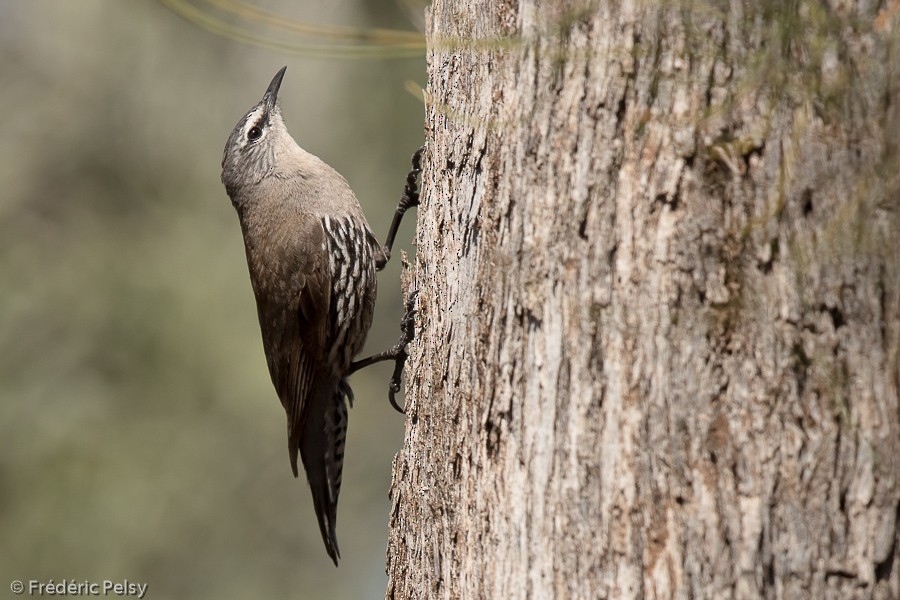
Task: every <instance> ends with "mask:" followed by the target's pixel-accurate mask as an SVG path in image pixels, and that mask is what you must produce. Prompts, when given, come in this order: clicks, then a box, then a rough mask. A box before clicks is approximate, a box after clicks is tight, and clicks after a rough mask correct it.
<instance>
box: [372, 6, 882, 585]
mask: <svg viewBox="0 0 900 600" xmlns="http://www.w3.org/2000/svg"><path fill="white" fill-rule="evenodd" d="M874 4H877V3H873V2H866V1H862V0H857V1H853V0H846V1H843V2H838V1H837V0H835V1H832V2H829V3H823V2H817V1H811V0H810V1H805V0H796V1H793V2H782V1H781V0H763V1H760V2H743V1H740V0H731V1H730V2H718V3H701V2H697V3H691V2H681V3H678V2H655V3H646V2H643V3H642V2H600V3H584V2H582V3H578V2H573V1H569V2H566V1H563V0H556V1H549V0H548V1H542V2H538V1H536V0H523V1H520V2H513V1H511V0H507V1H504V2H499V1H493V2H491V1H488V0H465V1H462V0H435V2H434V4H433V6H432V7H431V9H430V12H429V18H428V39H429V44H430V51H429V66H428V94H427V99H428V103H427V108H428V112H427V155H426V160H425V176H424V182H423V190H424V194H423V204H422V206H421V208H420V211H419V215H418V219H419V222H418V233H417V256H416V261H415V267H414V272H413V274H412V278H413V281H412V284H411V286H412V287H414V288H415V289H417V290H418V299H417V307H418V314H417V339H416V341H415V342H414V344H413V345H412V346H411V358H410V361H409V364H408V365H407V370H406V375H407V377H408V390H407V420H406V431H407V435H406V439H405V443H404V445H403V448H402V449H401V451H400V452H399V453H398V455H397V457H396V460H395V463H394V472H393V485H392V489H391V499H392V513H391V519H390V540H389V543H388V556H387V558H388V576H389V583H388V589H387V597H389V598H431V597H435V598H464V599H472V598H498V599H499V598H503V599H507V598H587V599H593V598H615V599H619V598H624V599H628V598H645V597H646V598H785V599H795V598H841V599H843V598H884V599H888V598H900V552H898V544H900V542H898V529H897V523H898V511H900V485H898V484H900V458H898V456H900V406H898V387H900V358H898V357H900V241H898V237H900V213H898V204H900V203H898V188H900V186H898V181H900V180H898V176H897V173H898V167H900V156H898V152H897V146H896V140H897V139H898V137H900V127H898V122H900V121H898V118H897V117H898V108H897V107H898V103H897V102H896V98H897V89H896V83H895V80H894V78H893V74H894V73H896V72H897V67H898V64H897V63H898V61H897V59H896V57H895V54H896V49H894V48H893V47H892V41H893V39H894V38H893V33H892V31H891V26H892V25H893V24H894V23H893V21H892V19H893V17H894V14H895V13H896V12H897V9H896V8H895V4H896V3H891V6H890V7H889V8H885V9H882V12H880V13H879V12H878V11H879V9H878V8H877V7H875V6H873V5H874ZM892 11H893V12H892Z"/></svg>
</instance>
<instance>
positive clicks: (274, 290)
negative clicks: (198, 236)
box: [257, 213, 331, 477]
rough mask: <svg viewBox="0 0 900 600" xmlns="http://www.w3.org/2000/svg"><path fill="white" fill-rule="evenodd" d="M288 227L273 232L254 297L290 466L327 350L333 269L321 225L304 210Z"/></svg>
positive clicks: (295, 456) (295, 473) (295, 471)
mask: <svg viewBox="0 0 900 600" xmlns="http://www.w3.org/2000/svg"><path fill="white" fill-rule="evenodd" d="M289 225H290V227H288V226H287V223H286V224H285V227H284V228H283V229H281V228H280V230H279V231H277V232H273V239H272V240H271V241H272V243H271V244H270V250H269V252H268V253H267V256H266V258H265V262H266V263H267V264H264V265H260V267H261V269H259V272H261V273H264V275H262V278H266V279H268V280H269V281H264V282H262V283H263V285H262V286H259V287H260V290H259V291H260V292H261V293H259V294H258V295H257V304H258V308H259V320H260V327H261V329H262V333H263V346H264V347H265V352H266V360H267V362H268V365H269V373H270V374H271V376H272V383H273V384H274V385H275V389H276V390H277V391H278V397H279V398H280V399H281V404H282V406H284V410H285V412H286V413H287V419H288V449H289V452H290V459H291V469H292V470H293V472H294V476H295V477H296V476H297V475H298V470H297V452H298V449H299V446H300V435H301V432H302V431H303V423H304V421H305V420H306V418H307V411H308V407H309V398H310V394H311V393H312V388H313V385H314V381H313V380H314V378H315V375H316V370H317V368H318V367H319V364H318V363H319V361H320V360H321V357H322V356H323V353H324V352H325V350H324V347H325V343H326V334H327V324H328V311H329V303H330V289H331V273H330V268H329V263H328V259H327V254H326V245H325V233H324V230H323V229H322V223H321V221H320V220H319V219H317V218H315V217H314V216H312V215H309V214H306V213H302V214H299V218H296V219H290V221H289Z"/></svg>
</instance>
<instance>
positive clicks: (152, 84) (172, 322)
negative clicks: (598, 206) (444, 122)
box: [0, 0, 424, 598]
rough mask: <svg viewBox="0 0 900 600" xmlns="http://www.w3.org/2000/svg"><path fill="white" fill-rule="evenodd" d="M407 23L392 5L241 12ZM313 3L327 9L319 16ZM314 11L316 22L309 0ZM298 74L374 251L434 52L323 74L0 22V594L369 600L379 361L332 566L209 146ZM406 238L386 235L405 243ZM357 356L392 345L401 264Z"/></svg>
mask: <svg viewBox="0 0 900 600" xmlns="http://www.w3.org/2000/svg"><path fill="white" fill-rule="evenodd" d="M256 4H257V5H259V6H265V7H266V8H267V9H270V10H272V11H275V12H280V13H281V14H284V15H286V16H287V17H290V18H295V19H307V20H309V21H312V22H321V23H331V24H350V25H354V26H358V27H363V28H365V27H371V26H379V27H395V28H405V29H414V27H413V25H412V24H410V23H409V20H408V18H407V17H406V13H405V12H404V11H403V10H402V9H400V8H398V7H397V6H396V4H395V3H394V2H393V1H391V0H384V1H383V2H375V1H372V0H370V1H364V0H358V1H357V2H354V1H353V0H342V1H340V2H334V3H327V4H326V3H313V2H305V3H302V4H303V5H300V6H298V5H297V4H298V3H292V2H287V1H284V2H274V1H267V2H262V1H259V2H256ZM320 4H326V6H325V7H321V6H319V5H320ZM304 5H307V6H304ZM285 64H287V65H288V72H287V76H286V78H285V81H284V85H283V87H282V92H281V99H282V107H283V111H284V115H285V120H286V122H287V123H288V126H289V128H290V129H291V131H292V133H293V135H294V137H295V138H296V139H297V140H298V142H299V143H300V144H301V145H302V146H304V147H305V148H306V149H307V150H309V151H311V152H313V153H314V154H317V155H319V156H320V157H322V158H323V159H324V160H326V161H327V162H329V163H330V164H332V165H333V166H334V167H335V168H337V169H338V170H339V171H340V172H341V173H343V174H344V175H345V176H346V177H347V178H348V180H349V181H350V184H351V186H352V187H353V188H354V189H355V190H356V191H357V194H358V196H359V197H360V200H361V202H362V204H363V207H364V209H365V211H366V213H367V215H368V216H369V220H370V222H371V224H372V225H373V227H374V228H375V230H376V232H378V234H379V236H383V235H384V232H386V230H387V225H388V223H389V220H390V217H391V212H392V209H393V206H394V205H395V203H396V200H397V199H398V198H399V195H400V192H401V189H402V184H403V179H404V176H405V173H406V170H407V168H408V160H409V155H410V154H411V152H412V151H413V150H414V149H415V148H416V147H417V146H418V145H419V144H420V143H421V136H422V129H421V127H422V108H421V103H420V102H419V101H418V100H416V99H415V98H414V97H413V96H412V95H410V94H409V93H407V92H406V91H405V90H404V84H405V82H407V81H408V80H413V81H416V82H417V83H418V84H419V85H422V84H423V81H422V78H423V74H424V58H423V57H421V56H420V57H419V58H414V59H406V60H373V59H358V60H351V61H347V60H343V61H341V60H335V59H333V58H329V57H327V56H326V57H324V58H322V57H315V58H313V57H310V56H308V55H304V54H302V53H301V54H288V53H286V52H284V51H283V50H272V49H265V48H260V47H256V46H253V45H247V44H244V43H240V42H239V41H237V40H235V39H233V38H229V37H225V36H219V35H215V34H214V33H211V32H209V31H206V30H203V29H201V28H199V27H197V26H196V25H195V24H192V23H190V22H188V21H186V20H184V19H183V18H181V17H179V16H178V15H176V14H175V13H174V12H172V11H171V10H168V9H167V8H166V7H165V6H163V5H162V4H160V3H157V2H118V1H116V0H79V1H78V2H71V1H66V0H40V1H31V0H10V1H7V2H3V3H2V4H0V74H2V75H0V77H2V82H3V84H2V86H0V114H2V115H3V116H2V121H3V135H2V136H0V189H2V190H3V193H2V194H0V357H2V360H0V395H2V401H0V440H2V448H3V451H2V452H0V490H2V491H0V532H2V535H0V548H2V555H3V557H4V559H3V560H2V561H0V583H2V584H3V585H6V584H7V582H9V581H11V580H13V579H22V580H26V581H27V580H28V579H41V580H47V579H51V578H52V579H54V580H55V581H59V580H62V579H63V578H68V579H75V580H79V581H82V580H102V579H113V580H120V579H123V578H128V579H129V580H131V581H137V582H147V583H149V586H150V588H149V593H148V597H149V598H249V597H257V598H274V597H291V598H324V597H334V598H361V597H376V596H380V595H381V594H383V590H384V586H385V575H384V548H385V543H386V537H387V520H388V500H387V493H388V486H389V474H390V461H391V458H392V456H393V454H394V452H395V451H396V450H397V448H399V446H400V444H401V443H402V435H403V433H402V432H403V428H402V426H403V424H402V419H401V418H400V416H399V415H397V414H395V413H394V412H393V411H392V410H391V409H390V407H389V406H388V404H387V398H386V392H387V379H388V376H389V373H390V367H389V366H383V367H376V368H373V369H371V370H368V371H365V372H363V373H361V374H359V375H357V376H355V377H354V388H355V390H356V392H357V402H356V406H355V407H354V409H353V411H352V413H351V423H350V431H349V442H348V452H347V464H346V467H345V473H344V486H343V492H342V498H341V506H340V511H339V517H338V534H339V540H340V543H341V550H342V553H343V556H344V560H343V562H342V564H341V567H340V569H334V568H333V567H331V565H330V562H329V559H328V557H327V556H326V554H325V551H324V549H323V547H322V542H321V539H320V536H319V532H318V530H317V527H316V523H315V517H314V513H313V509H312V504H311V500H310V497H309V492H308V490H307V486H306V483H305V481H303V480H302V479H301V480H294V479H293V477H292V476H291V473H290V467H289V464H288V457H287V444H286V437H285V417H284V414H283V411H282V408H281V406H280V404H279V403H278V400H277V398H276V396H275V393H274V391H273V389H272V386H271V383H270V381H269V377H268V374H267V372H266V368H265V361H264V358H263V353H262V345H261V342H260V335H259V330H258V325H257V322H256V313H255V306H254V303H253V297H252V292H251V290H250V285H249V279H248V275H247V267H246V263H245V260H244V255H243V246H242V241H241V236H240V230H239V227H238V222H237V218H236V216H235V214H234V211H233V209H232V207H231V205H230V202H229V200H228V198H227V196H226V194H225V191H224V189H223V188H222V185H221V184H220V182H219V172H220V161H221V155H222V148H223V146H224V143H225V139H226V137H227V135H228V133H229V132H230V131H231V128H232V127H233V126H234V124H235V123H236V122H237V120H238V119H239V118H240V117H241V115H242V114H243V113H244V111H245V110H246V109H248V108H249V107H250V106H251V105H252V104H254V103H255V102H256V101H257V100H258V99H259V98H260V97H261V95H262V93H263V91H264V90H265V87H266V85H267V84H268V82H269V80H270V78H271V77H272V75H273V74H274V73H275V71H277V70H278V68H280V67H281V66H282V65H285ZM412 220H413V219H408V221H409V222H408V223H407V226H406V228H405V230H404V231H402V232H401V234H400V236H399V239H400V240H401V241H406V240H409V239H411V231H412ZM379 287H380V290H379V292H380V294H379V302H378V308H377V314H376V324H375V326H374V328H373V331H372V333H371V335H370V338H369V345H368V349H369V350H373V351H374V350H378V349H381V348H383V347H386V346H387V345H389V344H391V343H393V341H394V340H395V339H396V337H397V335H398V333H399V329H398V326H399V318H400V300H399V261H395V263H394V265H393V268H392V269H390V270H388V271H387V272H386V273H383V274H381V276H380V280H379Z"/></svg>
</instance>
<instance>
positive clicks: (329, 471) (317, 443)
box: [299, 376, 353, 566]
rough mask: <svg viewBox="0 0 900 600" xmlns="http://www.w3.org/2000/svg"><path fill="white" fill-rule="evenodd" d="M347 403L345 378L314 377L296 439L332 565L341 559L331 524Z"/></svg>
mask: <svg viewBox="0 0 900 600" xmlns="http://www.w3.org/2000/svg"><path fill="white" fill-rule="evenodd" d="M348 400H349V401H350V402H351V403H352V401H353V392H352V391H351V390H350V386H349V385H348V384H347V381H346V379H341V380H338V381H335V379H334V378H333V377H330V376H329V377H322V378H317V380H316V381H315V382H314V385H313V389H312V394H311V395H310V398H309V403H310V404H309V407H308V413H307V415H306V420H305V422H304V424H303V432H302V435H301V436H300V439H299V446H300V457H301V459H302V460H303V467H304V468H305V469H306V477H307V480H308V481H309V488H310V491H311V492H312V497H313V507H314V508H315V510H316V517H317V518H318V520H319V529H320V531H321V532H322V541H324V542H325V550H326V551H327V552H328V556H330V557H331V560H332V561H334V564H335V566H337V564H338V559H339V558H340V556H341V553H340V550H339V549H338V543H337V534H336V531H335V524H336V521H337V502H338V495H339V494H340V491H341V473H342V471H343V467H344V443H345V440H346V436H347V401H348Z"/></svg>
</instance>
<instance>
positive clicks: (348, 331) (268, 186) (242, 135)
mask: <svg viewBox="0 0 900 600" xmlns="http://www.w3.org/2000/svg"><path fill="white" fill-rule="evenodd" d="M286 69H287V67H284V68H283V69H281V70H280V71H278V73H277V74H276V75H275V78H274V79H272V83H270V84H269V88H268V89H267V90H266V93H265V95H264V96H263V98H262V100H261V101H260V102H259V103H258V104H256V106H254V107H253V108H251V109H250V111H249V112H248V113H247V114H246V115H245V116H244V118H242V119H241V120H240V121H239V122H238V124H237V126H235V128H234V131H232V132H231V135H230V136H229V138H228V143H227V144H226V145H225V155H224V157H223V159H222V182H223V183H224V184H225V189H226V190H227V192H228V195H229V196H230V197H231V201H232V203H233V204H234V207H235V209H236V210H237V214H238V218H239V219H240V222H241V230H242V231H243V234H244V246H245V249H246V253H247V264H248V266H249V268H250V281H251V283H252V285H253V293H254V294H255V296H256V306H257V312H258V315H259V325H260V329H261V330H262V339H263V347H264V349H265V354H266V361H267V362H268V366H269V374H270V375H271V377H272V383H273V384H274V386H275V389H276V391H277V392H278V397H279V398H280V399H281V404H282V406H284V410H285V411H286V412H287V430H288V452H289V456H290V461H291V468H292V469H293V472H294V476H295V477H296V476H297V474H298V471H297V453H298V452H299V454H300V458H301V460H302V461H303V467H304V469H305V470H306V477H307V480H308V481H309V487H310V490H311V491H312V498H313V505H314V507H315V510H316V516H317V517H318V520H319V528H320V530H321V532H322V539H323V540H324V542H325V548H326V550H327V552H328V555H329V556H330V557H331V559H332V560H333V561H334V564H335V565H337V563H338V558H339V557H340V552H339V551H338V544H337V537H336V535H335V521H336V513H337V502H338V494H339V492H340V488H341V469H342V467H343V462H344V440H345V437H346V433H347V404H348V402H350V403H352V400H353V393H352V391H351V389H350V386H349V384H348V382H347V376H348V375H349V374H350V373H351V363H352V360H353V357H354V356H355V355H356V354H357V352H359V351H360V350H361V349H362V347H363V344H364V342H365V339H366V335H367V333H368V331H369V326H370V325H371V323H372V313H373V310H374V305H375V270H376V265H378V267H379V268H380V267H381V266H382V265H383V264H384V263H385V262H386V261H387V256H386V251H385V250H384V249H382V248H381V247H380V246H379V244H378V241H377V240H376V238H375V236H374V235H373V234H372V231H371V230H370V228H369V224H368V223H367V222H366V218H365V216H364V215H363V212H362V209H361V208H360V206H359V202H358V201H357V199H356V196H355V195H354V194H353V192H352V191H351V189H350V186H349V185H348V184H347V181H346V180H345V179H344V178H343V177H342V176H341V175H340V174H338V172H337V171H335V170H334V169H332V168H331V167H330V166H328V165H327V164H325V163H324V162H322V161H321V160H320V159H319V158H317V157H315V156H313V155H312V154H310V153H308V152H306V151H304V150H303V149H302V148H300V146H298V145H297V143H296V142H295V141H294V139H293V138H292V137H291V135H290V134H289V133H288V131H287V129H286V128H285V125H284V121H283V120H282V118H281V109H280V108H279V105H278V90H279V87H280V86H281V80H282V78H283V77H284V72H285V70H286Z"/></svg>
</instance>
